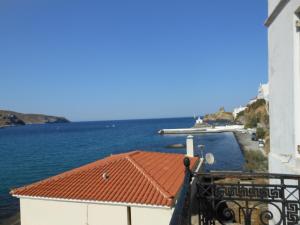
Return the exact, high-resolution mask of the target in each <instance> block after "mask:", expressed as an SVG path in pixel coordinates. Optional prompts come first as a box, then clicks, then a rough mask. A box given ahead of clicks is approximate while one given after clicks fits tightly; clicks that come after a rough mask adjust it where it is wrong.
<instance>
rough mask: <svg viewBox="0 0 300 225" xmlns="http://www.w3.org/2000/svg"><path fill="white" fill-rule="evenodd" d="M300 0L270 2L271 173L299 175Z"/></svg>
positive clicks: (267, 24) (268, 24) (272, 0)
mask: <svg viewBox="0 0 300 225" xmlns="http://www.w3.org/2000/svg"><path fill="white" fill-rule="evenodd" d="M299 20H300V0H269V18H268V19H267V21H266V23H265V24H266V26H267V27H268V42H269V43H268V48H269V85H270V96H269V99H270V102H269V110H270V141H271V143H270V149H271V150H270V154H269V171H270V172H271V173H283V174H287V173H288V174H300V26H299Z"/></svg>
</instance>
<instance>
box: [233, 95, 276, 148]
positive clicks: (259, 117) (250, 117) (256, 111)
mask: <svg viewBox="0 0 300 225" xmlns="http://www.w3.org/2000/svg"><path fill="white" fill-rule="evenodd" d="M267 108H268V105H267V103H266V101H265V100H264V99H259V100H257V101H256V102H254V103H253V104H251V105H248V106H247V109H246V110H245V111H242V112H240V113H239V114H238V115H237V118H236V119H235V122H236V123H241V124H244V125H245V128H256V129H257V130H256V134H257V137H258V138H261V139H265V152H266V153H268V152H269V151H270V132H269V113H268V111H267Z"/></svg>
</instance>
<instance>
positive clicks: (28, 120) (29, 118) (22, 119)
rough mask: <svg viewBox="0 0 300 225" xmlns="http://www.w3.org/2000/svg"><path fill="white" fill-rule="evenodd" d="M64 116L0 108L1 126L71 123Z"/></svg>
mask: <svg viewBox="0 0 300 225" xmlns="http://www.w3.org/2000/svg"><path fill="white" fill-rule="evenodd" d="M69 122H70V121H69V120H67V119H66V118H64V117H58V116H48V115H42V114H24V113H18V112H13V111H7V110H0V127H7V126H16V125H26V124H45V123H69Z"/></svg>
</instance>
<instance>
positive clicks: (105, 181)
mask: <svg viewBox="0 0 300 225" xmlns="http://www.w3.org/2000/svg"><path fill="white" fill-rule="evenodd" d="M184 157H185V156H184V155H182V154H171V153H157V152H144V151H134V152H129V153H125V154H119V155H114V156H110V157H107V158H105V159H102V160H99V161H96V162H93V163H90V164H88V165H85V166H82V167H79V168H76V169H73V170H71V171H68V172H65V173H62V174H59V175H57V176H54V177H51V178H48V179H46V180H43V181H40V182H37V183H34V184H31V185H28V186H25V187H22V188H18V189H15V190H12V191H11V194H12V195H13V196H15V197H17V198H19V199H20V211H21V224H22V225H34V224H38V225H54V224H55V225H101V224H103V225H153V224H156V225H168V224H169V222H170V220H171V217H172V213H173V208H174V206H175V204H176V199H177V197H178V193H179V191H180V189H181V185H182V183H183V179H184V174H185V167H184V164H183V159H184ZM189 158H190V162H191V164H190V165H191V166H190V167H191V168H192V169H193V170H195V169H196V167H198V166H199V165H200V164H199V160H198V159H199V158H198V157H189Z"/></svg>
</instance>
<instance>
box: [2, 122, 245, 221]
mask: <svg viewBox="0 0 300 225" xmlns="http://www.w3.org/2000/svg"><path fill="white" fill-rule="evenodd" d="M193 123H194V120H193V119H192V118H178V119H153V120H130V121H129V120H128V121H101V122H80V123H69V124H46V125H28V126H21V127H13V128H6V129H0V221H1V220H3V219H4V218H5V217H8V216H10V215H11V214H14V213H15V212H16V211H17V210H18V207H19V206H18V201H17V199H15V198H12V197H10V196H9V194H8V193H9V190H10V189H11V188H13V187H19V186H22V185H24V184H28V183H31V182H34V181H37V180H40V179H43V178H46V177H49V176H52V175H55V174H57V173H60V172H63V171H65V170H68V169H72V168H74V167H78V166H81V165H83V164H86V163H89V162H92V161H95V160H97V159H101V158H103V157H105V156H108V155H110V154H117V153H121V152H127V151H130V150H136V149H140V150H147V151H159V152H175V153H182V154H183V153H185V150H184V149H168V148H166V146H167V145H170V144H175V143H185V139H186V136H184V135H179V136H160V135H158V134H157V131H158V130H160V129H162V128H184V127H191V126H192V125H193ZM112 125H115V127H113V126H112ZM195 140H196V143H197V145H198V144H204V145H205V146H206V147H205V151H206V152H212V153H213V154H214V155H215V158H216V163H215V164H214V165H213V166H211V167H209V168H208V169H214V170H222V169H226V170H241V169H242V166H243V163H244V159H243V156H242V154H241V151H240V148H239V146H238V144H237V142H236V140H235V138H234V136H233V134H232V133H224V134H203V135H199V136H196V137H195Z"/></svg>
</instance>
